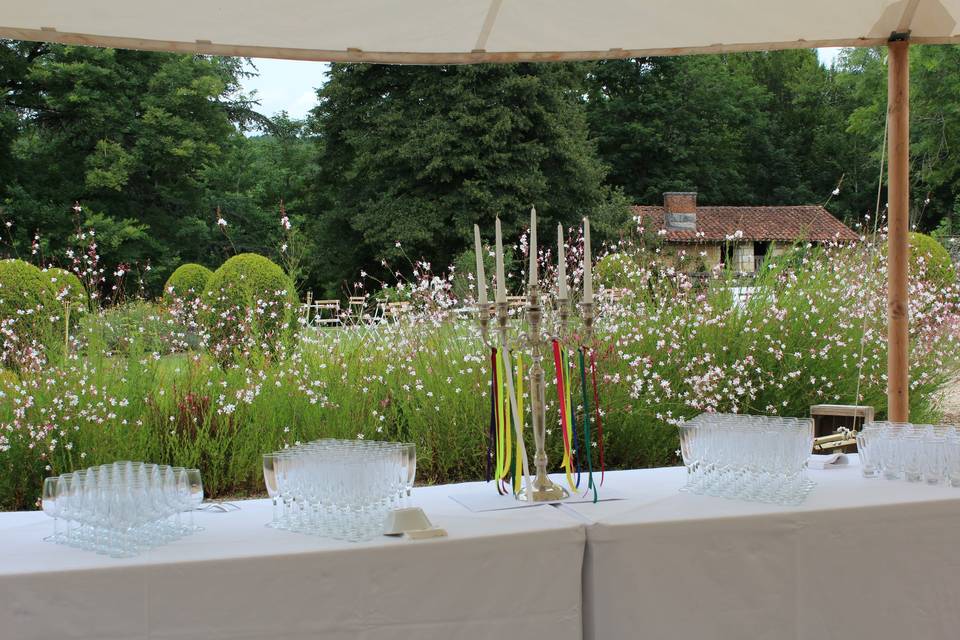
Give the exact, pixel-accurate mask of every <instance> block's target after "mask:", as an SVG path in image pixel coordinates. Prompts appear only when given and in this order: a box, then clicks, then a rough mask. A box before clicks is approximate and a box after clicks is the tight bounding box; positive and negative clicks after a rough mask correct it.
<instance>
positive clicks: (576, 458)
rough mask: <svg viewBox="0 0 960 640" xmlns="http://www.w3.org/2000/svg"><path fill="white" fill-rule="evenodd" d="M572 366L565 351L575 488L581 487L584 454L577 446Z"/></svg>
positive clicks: (564, 360)
mask: <svg viewBox="0 0 960 640" xmlns="http://www.w3.org/2000/svg"><path fill="white" fill-rule="evenodd" d="M570 368H571V365H570V357H569V356H568V355H567V354H566V352H564V353H563V370H564V371H566V372H567V375H566V379H565V382H564V386H565V389H564V393H565V394H566V396H567V415H568V417H567V419H568V420H569V421H570V435H571V438H570V446H571V447H572V449H571V455H572V456H573V457H574V462H576V467H577V481H576V484H575V488H576V489H579V488H580V460H581V459H582V456H581V455H580V454H579V453H578V452H579V449H578V448H577V437H578V436H577V421H576V420H574V419H573V400H572V396H571V395H570Z"/></svg>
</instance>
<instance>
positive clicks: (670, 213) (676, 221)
mask: <svg viewBox="0 0 960 640" xmlns="http://www.w3.org/2000/svg"><path fill="white" fill-rule="evenodd" d="M663 221H664V224H665V226H666V228H667V229H669V230H670V231H696V230H697V192H696V191H668V192H666V193H664V194H663Z"/></svg>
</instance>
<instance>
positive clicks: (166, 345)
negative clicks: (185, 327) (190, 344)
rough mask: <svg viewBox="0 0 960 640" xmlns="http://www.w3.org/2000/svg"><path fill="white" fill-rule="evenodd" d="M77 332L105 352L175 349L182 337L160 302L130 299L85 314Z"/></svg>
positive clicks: (151, 351) (158, 351)
mask: <svg viewBox="0 0 960 640" xmlns="http://www.w3.org/2000/svg"><path fill="white" fill-rule="evenodd" d="M80 326H81V328H82V330H81V335H82V336H83V338H84V342H85V343H86V344H88V345H96V346H97V348H99V349H101V350H103V351H104V352H106V353H121V354H122V353H128V352H129V351H130V350H131V349H134V350H136V351H144V352H147V353H165V352H169V351H174V350H176V349H177V348H178V347H179V346H181V344H180V343H182V342H183V337H182V335H180V334H179V333H178V332H179V331H181V329H180V328H179V327H178V326H177V325H176V323H175V322H174V321H173V318H172V316H171V314H170V312H169V311H168V310H167V309H165V308H163V307H161V306H160V305H157V304H153V303H151V302H146V301H143V300H134V301H132V302H128V303H125V304H120V305H116V306H112V307H109V308H106V309H104V310H103V311H101V312H99V313H92V314H87V316H86V317H84V318H82V319H81V320H80Z"/></svg>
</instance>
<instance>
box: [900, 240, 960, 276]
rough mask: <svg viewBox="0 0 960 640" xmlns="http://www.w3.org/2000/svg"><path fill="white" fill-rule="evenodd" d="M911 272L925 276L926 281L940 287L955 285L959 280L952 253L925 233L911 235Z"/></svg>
mask: <svg viewBox="0 0 960 640" xmlns="http://www.w3.org/2000/svg"><path fill="white" fill-rule="evenodd" d="M910 272H911V273H913V274H917V275H920V274H923V279H924V280H927V281H929V282H932V283H934V284H939V285H948V284H953V283H954V282H955V281H956V279H957V271H956V269H955V268H954V266H953V260H951V259H950V252H949V251H947V249H946V248H945V247H944V246H943V245H942V244H940V243H939V242H937V240H936V239H935V238H931V237H930V236H928V235H926V234H923V233H916V232H912V233H911V234H910Z"/></svg>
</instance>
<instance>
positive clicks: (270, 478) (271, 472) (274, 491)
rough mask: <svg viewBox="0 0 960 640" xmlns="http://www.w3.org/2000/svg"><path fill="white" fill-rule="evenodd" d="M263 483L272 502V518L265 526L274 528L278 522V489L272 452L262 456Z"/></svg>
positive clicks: (275, 457)
mask: <svg viewBox="0 0 960 640" xmlns="http://www.w3.org/2000/svg"><path fill="white" fill-rule="evenodd" d="M263 483H264V484H265V485H267V495H268V496H270V502H271V503H273V519H272V520H271V521H270V522H268V523H267V525H266V526H268V527H270V528H272V529H276V528H278V526H277V525H279V524H280V517H279V508H278V505H277V503H278V497H279V495H280V489H279V487H278V486H277V456H276V454H273V453H266V454H264V456H263Z"/></svg>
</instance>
